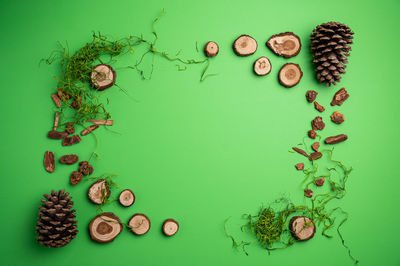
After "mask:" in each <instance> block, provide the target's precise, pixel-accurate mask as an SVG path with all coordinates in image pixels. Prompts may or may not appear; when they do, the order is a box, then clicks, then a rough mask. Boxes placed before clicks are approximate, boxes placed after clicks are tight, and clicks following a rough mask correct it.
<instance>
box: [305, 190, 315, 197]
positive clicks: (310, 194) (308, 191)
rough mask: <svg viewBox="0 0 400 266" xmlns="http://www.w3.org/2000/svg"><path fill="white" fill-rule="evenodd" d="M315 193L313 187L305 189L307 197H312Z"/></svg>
mask: <svg viewBox="0 0 400 266" xmlns="http://www.w3.org/2000/svg"><path fill="white" fill-rule="evenodd" d="M313 194H314V192H313V191H312V190H311V189H309V188H306V189H304V196H306V197H307V198H311V197H312V196H313Z"/></svg>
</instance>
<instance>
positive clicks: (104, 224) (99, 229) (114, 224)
mask: <svg viewBox="0 0 400 266" xmlns="http://www.w3.org/2000/svg"><path fill="white" fill-rule="evenodd" d="M122 229H123V227H122V223H121V220H120V219H119V218H118V216H116V215H115V214H114V213H112V212H105V213H102V214H99V215H97V216H96V217H94V218H93V220H92V221H91V222H90V224H89V233H90V237H91V238H92V240H93V241H95V242H97V243H109V242H111V241H113V240H114V239H115V238H116V237H117V236H118V235H119V234H120V233H121V232H122Z"/></svg>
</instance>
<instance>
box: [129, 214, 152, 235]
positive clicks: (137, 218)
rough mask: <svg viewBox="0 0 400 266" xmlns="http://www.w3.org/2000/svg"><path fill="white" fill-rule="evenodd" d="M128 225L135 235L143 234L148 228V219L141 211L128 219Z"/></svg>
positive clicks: (149, 224)
mask: <svg viewBox="0 0 400 266" xmlns="http://www.w3.org/2000/svg"><path fill="white" fill-rule="evenodd" d="M128 225H129V227H130V229H131V231H132V233H134V234H135V235H144V234H146V233H147V232H148V231H149V230H150V226H151V223H150V219H149V217H147V216H146V215H145V214H143V213H137V214H134V215H133V216H132V218H131V219H130V220H129V222H128Z"/></svg>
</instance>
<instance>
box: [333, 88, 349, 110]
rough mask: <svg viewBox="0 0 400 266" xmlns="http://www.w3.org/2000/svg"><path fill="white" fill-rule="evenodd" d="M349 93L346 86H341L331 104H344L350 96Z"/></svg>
mask: <svg viewBox="0 0 400 266" xmlns="http://www.w3.org/2000/svg"><path fill="white" fill-rule="evenodd" d="M349 96H350V95H349V94H348V93H347V91H346V89H345V88H341V89H340V90H338V91H337V92H336V93H335V95H334V96H333V100H332V102H331V105H332V106H334V105H342V104H343V102H344V101H346V100H347V98H349Z"/></svg>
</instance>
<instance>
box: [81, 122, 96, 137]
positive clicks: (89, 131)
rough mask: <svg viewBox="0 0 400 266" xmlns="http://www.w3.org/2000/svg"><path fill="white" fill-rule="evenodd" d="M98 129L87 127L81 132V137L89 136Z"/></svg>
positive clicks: (94, 126)
mask: <svg viewBox="0 0 400 266" xmlns="http://www.w3.org/2000/svg"><path fill="white" fill-rule="evenodd" d="M98 127H99V125H91V126H88V127H87V128H86V129H84V130H82V132H81V135H82V136H86V135H88V134H90V133H91V132H93V131H94V130H96V129H97V128H98Z"/></svg>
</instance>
